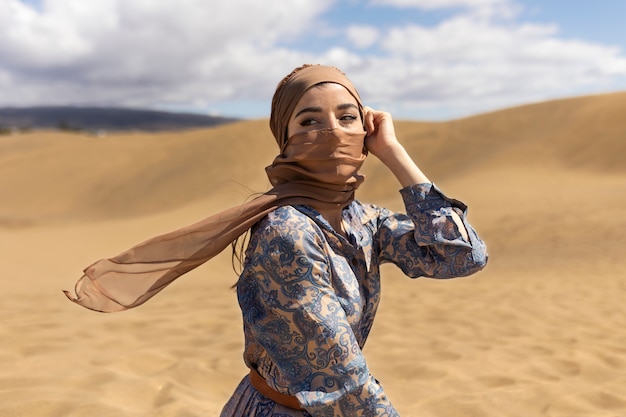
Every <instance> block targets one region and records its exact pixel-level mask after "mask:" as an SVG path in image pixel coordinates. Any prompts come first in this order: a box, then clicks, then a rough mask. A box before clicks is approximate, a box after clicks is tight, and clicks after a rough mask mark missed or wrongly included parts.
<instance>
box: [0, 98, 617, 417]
mask: <svg viewBox="0 0 626 417" xmlns="http://www.w3.org/2000/svg"><path fill="white" fill-rule="evenodd" d="M625 112H626V94H625V93H617V94H610V95H602V96H592V97H580V98H574V99H568V100H559V101H554V102H546V103H538V104H534V105H529V106H523V107H518V108H513V109H506V110H502V111H498V112H494V113H490V114H484V115H478V116H475V117H471V118H467V119H462V120H455V121H450V122H442V123H426V122H408V121H406V122H404V121H403V122H398V123H397V131H398V134H399V136H400V137H401V138H402V141H403V142H404V143H405V145H406V147H407V148H408V149H409V151H410V152H411V154H412V155H414V157H415V158H416V159H417V160H418V161H419V163H420V165H421V166H422V167H423V168H424V170H425V171H426V172H427V173H428V174H429V176H430V177H431V178H432V179H434V180H435V182H437V183H438V184H439V186H440V187H441V188H442V189H443V190H444V191H445V192H447V193H448V194H450V195H452V196H454V197H457V198H459V199H462V200H464V201H465V202H466V203H468V204H469V206H470V212H469V216H470V220H471V221H472V223H473V224H474V225H475V226H476V227H477V229H478V230H479V232H480V233H481V235H482V236H483V237H484V239H485V240H486V241H487V243H488V246H489V250H490V256H491V259H490V264H489V266H488V267H487V269H486V270H485V271H483V272H481V273H480V274H478V275H476V276H474V277H471V278H464V279H457V280H452V281H432V280H425V279H422V280H417V281H412V280H409V279H407V278H405V277H403V276H402V275H401V274H399V273H398V271H397V270H396V269H394V268H393V267H389V268H386V269H385V271H384V272H385V277H384V287H385V291H384V297H383V302H382V305H381V308H380V313H379V317H378V319H377V322H376V324H375V325H374V330H373V332H372V335H371V338H370V340H369V342H368V345H367V347H366V349H365V352H366V356H367V359H368V361H369V364H370V367H371V368H372V371H373V372H374V373H375V375H376V377H377V378H378V379H379V380H380V381H381V382H382V383H383V385H384V386H385V388H386V391H387V393H388V395H389V396H390V397H391V399H392V401H393V402H394V404H396V406H397V408H398V409H399V411H400V412H401V415H403V416H420V417H423V416H426V417H435V416H437V417H440V416H441V417H444V416H445V417H456V416H458V417H469V416H499V417H500V416H511V417H518V416H520V417H521V416H523V417H533V416H550V417H583V416H584V417H587V416H590V417H609V416H610V417H616V416H618V417H622V416H626V390H625V389H624V387H626V309H624V307H623V304H624V302H623V300H624V296H625V295H626V278H625V277H626V260H624V255H623V252H624V249H625V248H626V237H625V235H624V233H623V231H624V230H626V163H625V162H624V155H626V122H624V121H622V118H623V117H622V116H621V115H623V114H624V113H625ZM274 154H275V145H274V143H273V140H272V138H271V136H270V133H269V129H268V128H267V121H266V120H257V121H247V122H241V123H237V124H233V125H230V126H222V127H218V128H214V129H208V130H197V131H190V132H181V133H167V134H166V133H163V134H154V135H140V134H133V135H131V134H116V135H111V136H109V137H106V138H95V137H89V136H84V135H68V134H60V133H56V132H33V133H29V134H24V135H19V136H0V201H1V204H0V253H2V261H3V262H2V263H3V266H4V269H3V271H4V274H5V275H4V276H3V280H2V281H1V284H0V285H1V286H2V287H1V290H2V291H1V292H0V305H1V306H2V307H1V308H2V315H1V316H0V317H1V319H0V320H1V323H2V325H1V326H0V340H1V341H2V343H1V344H0V361H2V362H1V363H2V364H3V365H4V366H3V367H2V368H1V369H0V416H3V417H4V416H7V417H13V416H41V417H56V416H60V417H68V416H69V417H94V416H97V417H101V416H102V417H108V416H116V417H118V416H146V417H147V416H151V417H152V416H157V417H159V416H163V417H179V416H216V415H218V413H219V410H220V409H221V406H222V404H223V402H224V401H225V400H226V399H227V398H228V396H229V395H230V392H231V391H232V389H233V388H234V386H235V385H236V384H237V382H238V381H239V379H240V378H241V377H242V376H243V375H244V373H245V369H244V366H243V364H242V361H241V350H242V334H241V322H240V318H239V314H240V313H239V311H238V307H237V303H236V299H235V294H234V292H233V291H232V290H231V289H230V286H231V285H232V284H233V283H234V281H235V279H236V276H235V274H234V272H233V271H232V270H231V268H230V256H229V254H228V253H223V254H222V255H220V256H219V257H218V258H217V259H215V260H213V261H211V262H210V263H209V264H207V265H204V266H202V267H200V268H199V269H197V270H195V271H193V272H191V273H190V274H189V275H188V276H186V277H184V278H183V279H181V280H179V281H177V282H176V283H174V284H173V285H172V286H171V287H170V288H168V289H167V290H166V291H165V292H164V293H162V294H160V295H158V296H157V297H156V298H155V299H154V300H151V301H150V302H149V303H147V304H146V305H144V306H142V307H140V308H138V309H136V310H133V311H128V312H124V313H119V314H111V315H103V314H96V313H92V312H89V311H87V310H83V309H80V308H78V307H76V306H74V305H72V304H71V303H69V302H67V301H66V300H65V298H64V297H63V295H62V294H61V289H63V288H68V287H69V286H71V285H72V284H73V282H74V280H75V278H78V275H79V274H80V269H81V268H82V267H84V266H86V265H88V264H89V263H90V262H92V261H94V260H96V259H97V258H99V257H103V256H109V255H114V254H116V253H117V252H119V251H121V250H123V249H126V248H127V247H128V246H129V245H131V244H133V243H136V242H138V241H140V240H143V239H145V238H147V237H150V236H152V235H154V234H157V233H161V232H165V231H169V230H171V229H173V228H175V227H178V226H181V225H184V224H187V223H190V222H192V221H195V220H197V219H200V218H202V217H205V216H206V215H208V214H210V213H213V212H215V211H217V210H218V209H220V208H225V207H228V206H230V205H232V204H236V203H239V202H241V201H242V200H244V199H245V198H247V197H248V196H249V195H250V194H251V193H252V192H258V191H263V190H265V189H266V188H267V180H266V178H265V176H264V174H263V168H264V167H265V165H267V164H268V163H269V162H270V161H271V159H272V158H273V156H274ZM365 171H366V174H367V180H366V183H365V184H364V185H363V188H362V189H361V190H360V195H359V197H360V198H361V199H363V200H367V201H373V202H376V203H380V204H385V205H388V206H390V207H393V208H400V207H401V202H400V200H399V198H398V196H397V193H396V192H395V191H394V190H396V189H397V188H398V187H397V185H396V183H395V182H394V180H393V178H391V176H390V175H389V174H388V173H387V172H386V170H385V169H384V168H383V167H381V166H380V164H377V163H376V161H375V160H374V159H373V158H370V160H368V162H367V164H366V167H365Z"/></svg>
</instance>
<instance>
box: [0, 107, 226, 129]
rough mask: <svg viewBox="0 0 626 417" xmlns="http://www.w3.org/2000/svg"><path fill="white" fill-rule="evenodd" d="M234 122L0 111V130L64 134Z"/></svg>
mask: <svg viewBox="0 0 626 417" xmlns="http://www.w3.org/2000/svg"><path fill="white" fill-rule="evenodd" d="M235 120H236V119H233V118H225V117H214V116H208V115H201V114H192V113H172V112H165V111H154V110H137V109H125V108H107V107H69V106H68V107H25V108H11V107H5V108H0V129H1V130H5V131H6V130H12V129H20V130H24V129H59V130H66V131H72V130H73V131H78V130H80V131H91V132H97V131H132V130H135V131H148V132H156V131H167V130H182V129H193V128H201V127H213V126H217V125H221V124H225V123H230V122H233V121H235Z"/></svg>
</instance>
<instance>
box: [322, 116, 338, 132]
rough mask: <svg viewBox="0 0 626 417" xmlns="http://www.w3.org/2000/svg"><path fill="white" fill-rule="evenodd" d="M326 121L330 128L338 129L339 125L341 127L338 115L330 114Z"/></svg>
mask: <svg viewBox="0 0 626 417" xmlns="http://www.w3.org/2000/svg"><path fill="white" fill-rule="evenodd" d="M326 119H327V120H326V121H325V123H324V124H325V125H326V127H327V128H328V129H337V128H338V127H341V124H340V123H339V122H340V121H339V119H337V117H335V115H334V114H333V115H328V116H327V117H326Z"/></svg>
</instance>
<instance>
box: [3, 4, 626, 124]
mask: <svg viewBox="0 0 626 417" xmlns="http://www.w3.org/2000/svg"><path fill="white" fill-rule="evenodd" d="M624 16H626V1H624V0H596V1H588V0H585V1H583V0H570V1H565V0H562V1H557V0H544V1H541V0H223V1H219V0H218V1H211V2H209V1H206V0H177V1H171V0H89V1H85V0H0V107H24V106H38V105H76V106H116V107H130V108H147V109H159V110H170V111H184V112H194V113H202V114H211V115H221V116H229V117H238V118H261V117H267V116H268V115H269V109H270V102H271V97H272V94H273V92H274V89H275V87H276V85H277V83H278V81H280V79H281V78H282V77H283V76H285V75H286V74H288V73H289V72H291V70H292V69H293V68H295V67H297V66H299V65H301V64H303V63H320V64H326V65H334V66H336V67H338V68H340V69H341V70H342V71H344V72H345V73H346V74H347V75H348V77H349V78H350V79H351V80H352V81H353V83H354V84H355V85H356V87H357V89H358V90H359V92H360V94H361V97H362V99H363V101H364V103H365V104H366V105H369V106H371V107H374V108H377V109H381V110H386V111H389V112H391V113H392V115H393V116H394V117H395V118H397V119H412V120H450V119H456V118H461V117H466V116H470V115H474V114H479V113H484V112H489V111H493V110H498V109H502V108H506V107H511V106H517V105H522V104H527V103H533V102H538V101H544V100H550V99H557V98H564V97H572V96H579V95H587V94H599V93H605V92H613V91H626V26H625V25H624V24H623V19H624Z"/></svg>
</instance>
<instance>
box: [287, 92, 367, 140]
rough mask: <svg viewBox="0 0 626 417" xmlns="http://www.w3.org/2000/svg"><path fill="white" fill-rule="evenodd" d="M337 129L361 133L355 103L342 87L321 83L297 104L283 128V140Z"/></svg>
mask: <svg viewBox="0 0 626 417" xmlns="http://www.w3.org/2000/svg"><path fill="white" fill-rule="evenodd" d="M335 128H341V129H344V130H345V131H348V132H354V133H361V132H363V131H364V130H363V122H362V120H361V115H360V113H359V106H358V104H357V101H356V99H355V98H354V97H353V96H352V94H350V93H349V92H348V90H346V89H345V88H344V87H343V86H341V85H339V84H335V83H324V84H320V85H316V86H315V87H311V88H310V89H308V90H307V91H306V92H305V93H304V95H303V96H302V97H301V98H300V101H298V104H297V105H296V108H295V109H294V111H293V114H292V115H291V118H290V119H289V124H288V125H287V137H290V136H292V135H295V134H297V133H304V132H309V131H311V130H319V129H335Z"/></svg>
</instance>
